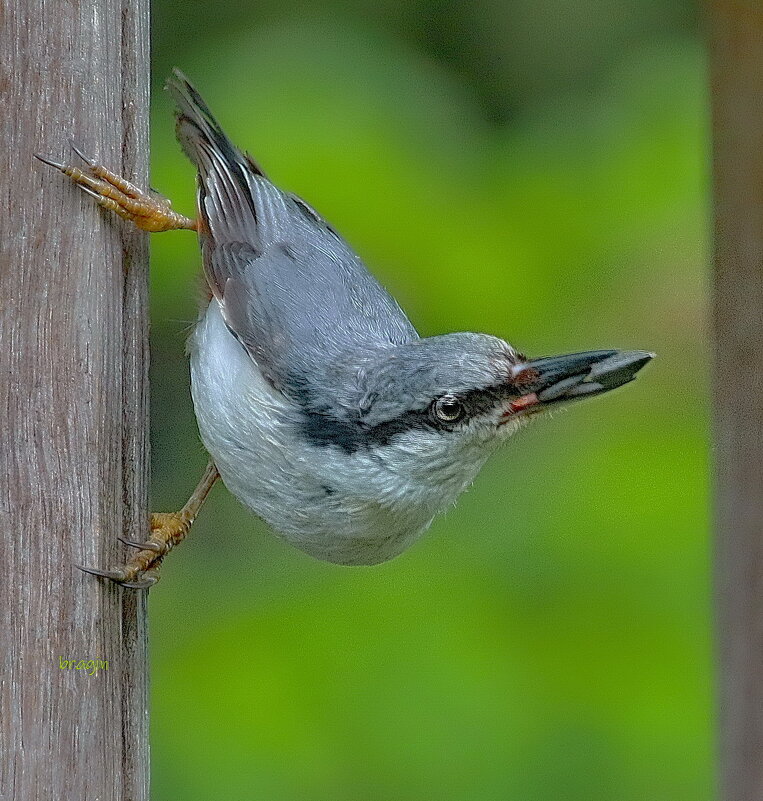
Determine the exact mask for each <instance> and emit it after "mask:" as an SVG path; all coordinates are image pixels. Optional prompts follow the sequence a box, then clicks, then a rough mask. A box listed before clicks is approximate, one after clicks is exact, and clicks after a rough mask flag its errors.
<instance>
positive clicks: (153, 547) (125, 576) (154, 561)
mask: <svg viewBox="0 0 763 801" xmlns="http://www.w3.org/2000/svg"><path fill="white" fill-rule="evenodd" d="M219 477H220V474H219V473H218V472H217V468H216V467H215V466H214V464H213V463H212V462H210V463H209V464H208V465H207V469H206V470H205V471H204V475H203V476H202V477H201V480H200V481H199V483H198V485H197V487H196V489H195V490H194V491H193V495H191V497H190V498H189V499H188V502H187V503H186V505H185V506H184V507H183V508H182V509H181V510H180V511H179V512H156V513H154V514H152V515H151V536H150V537H149V538H148V539H147V540H146V541H145V542H132V541H130V540H124V539H122V538H121V537H120V538H119V539H120V540H121V541H122V542H124V543H125V545H130V546H131V547H133V548H138V549H139V550H138V553H136V554H135V556H133V557H132V558H131V559H130V560H129V561H128V562H126V563H125V564H124V565H123V566H122V567H118V568H116V569H115V570H96V569H95V568H92V567H82V566H81V565H78V567H79V569H80V570H83V571H84V572H85V573H92V574H93V575H94V576H102V577H103V578H107V579H111V580H112V581H115V582H116V583H117V584H121V585H122V586H123V587H132V588H134V589H146V588H148V587H150V586H152V585H153V584H156V582H157V581H159V568H160V567H161V564H162V559H164V557H165V556H166V555H167V554H168V553H169V552H170V551H171V550H172V548H174V547H175V546H176V545H177V544H178V543H179V542H182V541H183V540H184V539H185V536H186V534H188V531H189V530H190V528H191V526H192V525H193V521H194V520H195V519H196V515H197V514H198V513H199V509H201V507H202V505H203V504H204V501H205V500H206V498H207V495H208V494H209V491H210V490H211V489H212V487H213V486H214V483H215V481H217V479H218V478H219Z"/></svg>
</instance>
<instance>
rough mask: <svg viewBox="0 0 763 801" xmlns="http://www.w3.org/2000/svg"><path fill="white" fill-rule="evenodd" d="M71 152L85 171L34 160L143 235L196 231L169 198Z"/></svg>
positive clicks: (189, 220)
mask: <svg viewBox="0 0 763 801" xmlns="http://www.w3.org/2000/svg"><path fill="white" fill-rule="evenodd" d="M72 150H74V152H75V153H76V154H77V155H78V156H79V157H80V158H81V159H82V161H83V163H84V167H82V168H80V167H71V166H67V165H66V164H59V163H58V162H55V161H51V160H50V159H47V158H44V157H43V156H40V155H36V156H35V158H37V159H39V160H40V161H42V162H43V163H44V164H48V165H49V166H51V167H54V168H55V169H57V170H60V171H61V172H62V173H63V174H64V175H67V176H68V177H69V178H71V179H72V181H74V183H75V184H77V186H79V188H80V189H82V191H83V192H86V193H87V194H88V195H90V196H91V197H93V198H94V199H95V201H96V203H98V205H99V206H103V208H105V209H109V210H110V211H113V212H114V213H115V214H118V215H119V216H120V217H123V218H124V219H125V220H129V221H130V222H132V223H135V225H136V226H137V227H138V228H140V229H141V230H143V231H149V232H151V233H156V232H159V231H174V230H176V229H181V228H184V229H188V230H192V231H195V230H196V222H195V220H191V219H190V218H188V217H184V216H183V215H182V214H178V213H177V212H176V211H173V209H172V205H171V203H170V201H169V200H168V199H167V198H166V197H163V196H162V195H158V194H153V193H148V192H143V191H142V190H141V189H138V187H137V186H135V185H134V184H131V183H130V182H129V181H127V180H126V179H125V178H122V177H121V176H120V175H117V174H116V173H113V172H111V170H107V169H106V167H103V166H102V165H100V164H98V163H97V162H95V161H92V160H91V159H89V158H87V156H85V155H84V154H83V153H82V152H81V151H80V150H78V149H77V148H76V147H74V145H72Z"/></svg>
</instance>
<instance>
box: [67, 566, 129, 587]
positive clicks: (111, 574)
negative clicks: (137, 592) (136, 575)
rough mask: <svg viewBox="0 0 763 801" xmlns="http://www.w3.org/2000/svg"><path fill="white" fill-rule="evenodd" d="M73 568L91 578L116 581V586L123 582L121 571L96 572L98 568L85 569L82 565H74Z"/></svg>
mask: <svg viewBox="0 0 763 801" xmlns="http://www.w3.org/2000/svg"><path fill="white" fill-rule="evenodd" d="M75 567H76V568H77V569H78V570H81V571H82V572H83V573H90V575H91V576H100V577H101V578H107V579H111V581H116V582H117V583H118V584H121V583H122V582H123V581H124V580H125V574H124V573H123V572H122V571H121V570H98V568H95V567H85V566H84V565H75Z"/></svg>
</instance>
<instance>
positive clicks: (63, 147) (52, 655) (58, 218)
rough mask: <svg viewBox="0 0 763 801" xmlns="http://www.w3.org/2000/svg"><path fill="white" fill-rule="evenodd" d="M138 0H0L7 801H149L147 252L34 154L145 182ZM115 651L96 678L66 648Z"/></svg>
mask: <svg viewBox="0 0 763 801" xmlns="http://www.w3.org/2000/svg"><path fill="white" fill-rule="evenodd" d="M148 46H149V31H148V0H88V2H82V3H70V2H59V1H58V0H47V2H45V1H44V0H10V3H5V4H3V7H2V9H1V10H0V98H2V113H1V114H0V566H2V578H1V579H0V646H1V647H0V666H1V672H0V682H1V685H0V798H2V799H3V801H5V800H6V799H7V800H8V801H10V799H13V801H39V799H43V798H50V799H77V801H80V800H81V801H84V800H85V799H93V800H95V799H100V801H116V799H119V801H147V799H148V711H147V695H148V692H147V683H148V674H147V669H146V668H147V660H146V624H145V598H144V596H143V595H142V594H140V593H136V592H135V591H132V590H122V589H119V588H117V587H115V586H109V585H108V584H105V583H102V582H100V581H98V580H96V579H94V578H93V577H92V576H86V575H84V574H82V573H80V572H79V571H77V570H76V569H75V568H74V565H75V564H76V563H84V564H87V565H95V566H108V565H111V564H114V563H116V562H117V561H119V560H121V559H122V558H123V556H124V553H123V552H124V548H123V546H121V545H119V543H118V542H117V540H116V537H117V535H120V534H125V535H126V536H129V537H131V538H133V539H137V538H140V537H141V535H143V534H145V530H146V529H145V526H146V494H147V466H148V460H147V457H148V453H147V447H148V445H147V298H146V295H147V273H146V269H147V244H146V241H145V239H146V237H145V235H141V234H138V233H135V232H133V231H130V230H129V228H128V227H127V226H126V225H124V224H122V223H121V222H119V221H117V220H114V219H110V218H109V217H108V216H107V215H105V214H104V213H103V212H101V211H100V210H99V209H98V208H96V206H95V204H94V203H93V202H92V201H91V200H90V198H88V197H86V196H85V195H84V194H82V193H81V192H80V191H79V190H78V189H76V188H75V187H74V186H73V185H71V184H70V183H69V182H68V181H67V180H65V179H64V178H63V176H61V175H59V174H58V173H56V172H55V171H53V170H52V169H50V168H48V167H46V166H44V165H42V164H40V163H39V162H37V161H35V160H34V159H33V158H32V154H33V153H35V152H41V153H43V154H47V155H50V156H52V157H53V158H58V159H69V158H70V157H71V153H70V152H69V151H68V139H69V138H70V137H72V138H73V139H75V140H76V142H77V143H78V144H79V145H80V146H81V147H82V148H83V149H84V150H85V151H86V152H88V153H91V154H94V155H97V156H98V157H99V158H101V159H102V160H103V162H104V163H105V164H107V165H108V166H110V167H112V168H115V169H116V170H117V171H121V172H122V173H123V174H125V175H126V176H128V177H130V176H132V177H133V178H134V179H135V180H136V181H137V182H138V183H139V184H142V185H146V184H147V178H148V85H149V84H148V74H149V53H148ZM61 658H65V659H102V660H104V661H105V660H108V663H109V667H108V671H103V670H102V671H101V672H100V673H98V675H95V676H92V677H89V676H87V675H85V674H84V673H83V671H81V670H79V671H78V670H62V669H61V668H60V659H61Z"/></svg>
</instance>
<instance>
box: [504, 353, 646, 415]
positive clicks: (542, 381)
mask: <svg viewBox="0 0 763 801" xmlns="http://www.w3.org/2000/svg"><path fill="white" fill-rule="evenodd" d="M653 358H654V354H653V353H647V352H646V351H643V350H592V351H587V352H585V353H569V354H566V355H565V356H549V357H546V358H543V359H534V360H533V361H529V362H520V363H519V364H516V365H514V367H513V368H512V373H513V375H512V379H511V380H512V384H513V386H514V388H515V390H516V391H517V393H518V394H519V397H518V398H516V399H515V400H514V401H512V403H511V405H510V407H509V409H507V411H506V413H505V415H504V418H503V421H504V422H508V420H509V419H510V418H511V417H513V416H514V415H515V414H517V413H518V412H522V411H525V410H527V411H536V410H537V411H540V410H541V409H544V408H547V407H548V406H550V405H552V404H557V403H563V402H565V401H572V400H579V399H581V398H590V397H592V396H593V395H601V394H602V393H604V392H609V391H610V390H611V389H616V388H617V387H621V386H622V385H623V384H627V383H628V382H629V381H633V379H634V378H635V377H636V373H638V371H639V370H640V369H641V368H642V367H643V366H644V365H645V364H646V363H647V362H649V361H651V360H652V359H653Z"/></svg>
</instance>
